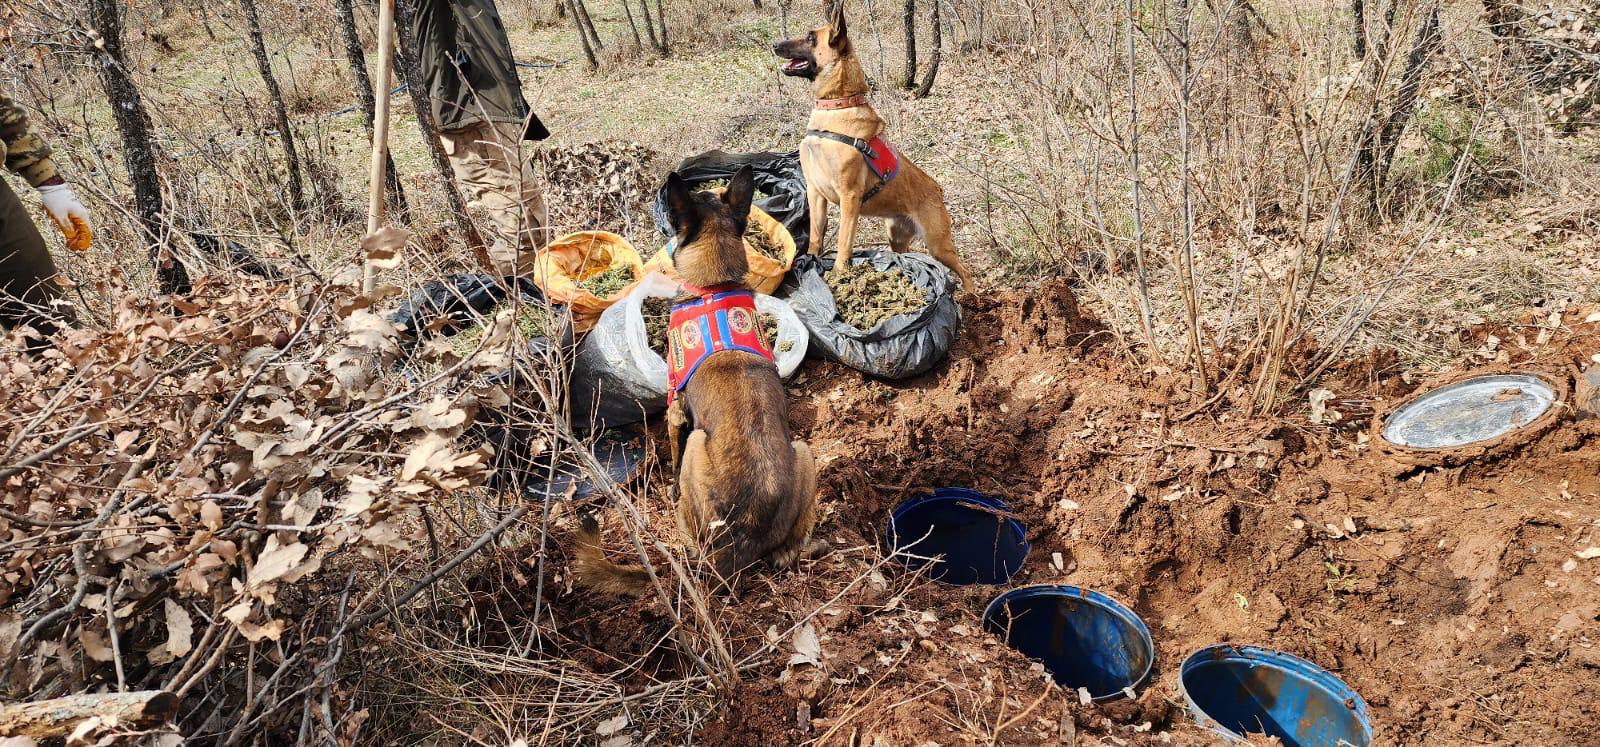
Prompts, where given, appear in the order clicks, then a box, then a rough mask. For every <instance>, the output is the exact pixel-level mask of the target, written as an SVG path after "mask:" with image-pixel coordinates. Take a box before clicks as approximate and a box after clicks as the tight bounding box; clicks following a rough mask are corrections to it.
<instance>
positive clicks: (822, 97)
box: [772, 0, 974, 290]
mask: <svg viewBox="0 0 1600 747" xmlns="http://www.w3.org/2000/svg"><path fill="white" fill-rule="evenodd" d="M772 51H773V52H774V53H775V54H777V55H778V56H779V57H781V58H783V59H785V60H787V62H785V63H784V65H783V74H784V75H792V76H795V77H798V78H806V79H808V80H810V81H811V88H812V92H813V93H814V94H815V95H816V99H817V103H816V108H814V109H812V110H811V120H810V122H809V123H808V124H807V125H806V127H807V132H806V137H805V139H804V140H802V141H801V142H800V168H801V170H802V171H804V172H805V175H806V200H807V202H808V203H809V208H810V210H811V246H810V252H811V253H812V254H820V253H821V250H822V235H823V234H824V233H825V232H826V231H827V228H828V204H829V203H833V204H835V205H838V206H839V257H838V262H837V264H835V265H834V270H835V271H837V270H839V269H842V268H844V267H848V266H849V265H850V252H851V249H853V248H854V244H855V239H856V224H857V223H858V222H859V220H860V218H861V216H863V215H868V216H872V217H875V218H888V219H889V245H890V246H891V247H892V248H893V249H894V250H895V251H897V252H903V251H906V250H907V249H909V248H910V247H911V241H912V239H915V238H918V237H920V238H921V239H922V240H923V243H925V244H926V245H927V247H928V253H929V254H931V255H933V258H934V259H937V260H939V261H940V262H941V263H943V264H944V266H945V267H948V268H950V269H951V270H954V271H955V273H956V274H957V275H958V276H960V277H961V284H962V286H964V287H965V288H966V289H967V290H973V289H974V288H973V285H972V274H971V273H969V272H967V268H966V265H963V264H962V263H961V257H959V256H957V255H956V245H955V239H954V237H953V236H952V235H951V231H950V211H949V210H948V209H946V208H945V204H944V190H943V189H940V188H939V183H938V182H936V181H934V180H933V178H932V177H930V176H928V175H927V174H926V173H924V172H923V171H922V169H919V168H917V165H916V164H914V163H912V162H911V161H910V160H908V159H906V158H905V157H904V156H901V155H899V154H898V153H897V152H895V151H894V149H893V148H892V147H891V146H889V145H888V143H887V142H885V141H884V140H883V139H882V138H881V137H880V135H881V134H882V133H883V125H884V122H883V119H882V118H881V117H879V116H878V113H877V112H876V111H873V109H872V107H871V106H870V105H869V104H867V74H866V72H865V71H864V70H863V69H862V68H861V63H860V61H859V60H857V59H856V54H855V49H854V48H853V47H852V45H851V44H850V36H849V34H848V32H847V30H846V28H845V22H844V2H843V0H840V1H839V2H837V3H834V4H833V15H832V17H831V18H830V19H829V20H828V25H826V26H823V27H821V28H818V29H816V30H814V31H812V32H811V33H809V34H806V35H805V36H802V37H800V38H798V39H790V40H788V41H785V42H779V43H778V44H777V45H775V46H773V48H772Z"/></svg>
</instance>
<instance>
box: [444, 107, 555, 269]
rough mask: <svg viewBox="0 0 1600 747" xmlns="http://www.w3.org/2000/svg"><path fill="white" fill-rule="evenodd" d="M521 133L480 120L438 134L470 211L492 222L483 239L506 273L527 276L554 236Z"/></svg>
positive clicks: (514, 127)
mask: <svg viewBox="0 0 1600 747" xmlns="http://www.w3.org/2000/svg"><path fill="white" fill-rule="evenodd" d="M522 129H523V128H522V125H520V124H505V123H499V122H479V123H477V124H474V125H472V126H470V127H465V128H462V129H459V130H445V131H443V132H441V133H439V139H440V141H441V142H443V144H444V152H445V154H446V155H448V156H449V157H450V166H451V168H452V169H453V170H454V171H455V174H456V183H457V184H460V185H461V193H462V197H464V198H466V200H467V207H468V208H469V209H471V210H473V211H475V212H478V213H481V214H482V215H483V217H485V218H488V219H489V222H490V224H491V233H490V235H487V236H485V237H484V239H485V240H487V241H488V242H489V257H490V259H492V260H494V263H495V269H496V270H497V271H499V272H500V273H501V274H502V275H512V274H526V273H527V272H528V271H529V269H530V268H531V266H532V263H533V253H534V251H535V250H537V249H538V248H539V247H542V246H544V245H545V244H547V243H549V241H550V239H551V238H553V237H551V236H550V235H549V230H550V229H549V224H550V216H549V213H548V212H546V210H545V204H544V193H543V192H541V191H540V189H539V185H538V182H536V181H535V180H534V174H533V163H532V157H533V153H532V149H531V148H529V147H527V144H525V143H523V142H522Z"/></svg>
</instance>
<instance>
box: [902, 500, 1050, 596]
mask: <svg viewBox="0 0 1600 747" xmlns="http://www.w3.org/2000/svg"><path fill="white" fill-rule="evenodd" d="M1010 514H1011V507H1010V506H1007V505H1006V503H1005V501H1002V500H1000V499H998V498H992V497H990V496H987V495H984V494H983V493H979V492H978V491H976V490H969V489H967V488H939V489H938V490H935V491H933V495H924V496H919V497H917V498H912V499H911V500H909V501H906V502H905V503H902V504H900V506H899V507H897V508H895V510H894V511H893V512H892V513H891V514H890V515H889V531H888V532H887V537H886V541H887V544H888V548H889V552H891V553H893V552H903V553H906V554H907V555H903V556H902V558H903V559H902V561H901V562H902V563H903V564H904V565H905V566H906V567H907V568H910V569H912V570H918V569H921V568H927V570H928V577H929V578H932V579H934V580H937V581H943V582H945V583H947V584H1003V583H1005V582H1007V581H1010V580H1011V575H1012V574H1014V573H1016V572H1017V571H1018V570H1020V569H1021V568H1022V561H1023V560H1024V559H1026V558H1027V557H1028V549H1029V545H1028V539H1027V533H1026V531H1024V530H1023V528H1022V524H1020V523H1018V522H1017V520H1016V519H1013V518H1010ZM911 556H915V557H911Z"/></svg>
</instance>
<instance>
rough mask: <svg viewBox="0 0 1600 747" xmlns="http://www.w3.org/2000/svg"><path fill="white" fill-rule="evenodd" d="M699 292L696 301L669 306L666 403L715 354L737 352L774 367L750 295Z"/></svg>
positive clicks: (725, 292)
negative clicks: (670, 319)
mask: <svg viewBox="0 0 1600 747" xmlns="http://www.w3.org/2000/svg"><path fill="white" fill-rule="evenodd" d="M691 290H693V289H691ZM695 292H700V291H695ZM700 293H701V295H700V297H699V298H696V299H693V300H690V301H684V302H683V303H680V304H677V305H675V306H673V307H672V321H671V322H670V326H669V327H668V328H667V403H668V404H671V403H672V402H673V401H674V400H676V399H677V398H678V392H679V391H680V390H682V389H683V388H684V387H685V386H687V385H688V384H689V379H690V378H691V377H693V376H694V372H695V371H697V370H699V368H700V364H702V363H704V362H706V359H707V358H710V357H711V356H712V355H714V354H716V353H721V352H723V351H726V350H738V351H740V352H745V353H750V354H751V355H759V356H761V357H762V358H765V359H767V360H768V361H772V362H773V364H774V365H776V364H777V361H776V359H775V358H774V357H773V355H772V351H771V350H769V349H767V343H766V341H765V340H763V339H761V323H760V321H759V319H760V318H759V317H757V316H756V296H755V294H754V293H752V292H750V291H747V290H731V291H721V292H700Z"/></svg>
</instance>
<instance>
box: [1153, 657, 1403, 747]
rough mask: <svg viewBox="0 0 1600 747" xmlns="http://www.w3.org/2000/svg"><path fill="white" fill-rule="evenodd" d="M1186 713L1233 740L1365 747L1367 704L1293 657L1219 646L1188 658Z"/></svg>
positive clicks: (1182, 676) (1183, 676)
mask: <svg viewBox="0 0 1600 747" xmlns="http://www.w3.org/2000/svg"><path fill="white" fill-rule="evenodd" d="M1178 682H1179V689H1180V690H1181V691H1182V692H1183V697H1184V699H1185V700H1186V701H1188V707H1189V713H1190V715H1192V716H1193V717H1194V719H1195V720H1196V721H1198V722H1200V724H1201V725H1202V726H1205V727H1207V728H1210V729H1211V730H1213V731H1215V732H1217V733H1218V734H1220V735H1222V736H1224V737H1226V738H1228V739H1230V740H1232V741H1242V740H1243V735H1245V734H1267V735H1269V736H1273V737H1277V738H1278V740H1279V741H1281V742H1282V743H1283V745H1284V747H1367V745H1369V744H1371V742H1372V721H1371V719H1370V718H1369V717H1368V715H1367V704H1366V702H1365V701H1363V700H1362V699H1361V696H1359V695H1356V693H1355V691H1354V690H1351V689H1350V687H1349V686H1348V685H1346V684H1345V683H1344V682H1343V681H1342V680H1340V679H1339V678H1338V677H1335V676H1333V674H1331V673H1329V672H1328V671H1327V670H1325V669H1323V668H1322V667H1319V666H1317V665H1316V664H1313V663H1311V662H1309V661H1306V660H1305V659H1301V658H1300V657H1298V656H1294V655H1291V654H1286V653H1283V652H1280V651H1272V650H1269V649H1264V648H1257V647H1255V646H1233V645H1228V644H1219V645H1216V646H1208V647H1206V648H1203V649H1200V650H1199V651H1196V652H1195V653H1194V654H1192V655H1190V656H1189V658H1188V660H1186V661H1185V662H1184V663H1183V669H1182V671H1181V672H1180V673H1179V678H1178Z"/></svg>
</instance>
